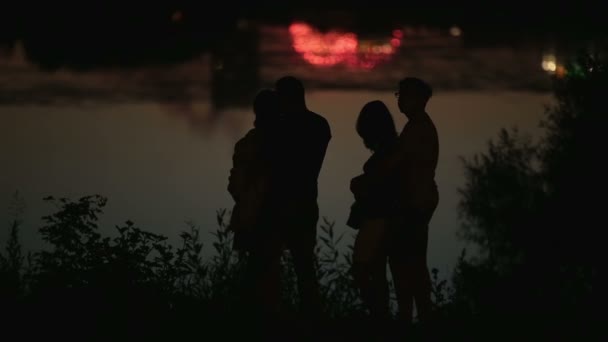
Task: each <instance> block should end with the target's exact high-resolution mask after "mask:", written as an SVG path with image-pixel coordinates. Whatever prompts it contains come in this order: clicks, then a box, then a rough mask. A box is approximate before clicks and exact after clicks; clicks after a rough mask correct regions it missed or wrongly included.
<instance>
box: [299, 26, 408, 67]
mask: <svg viewBox="0 0 608 342" xmlns="http://www.w3.org/2000/svg"><path fill="white" fill-rule="evenodd" d="M289 33H290V34H291V38H292V41H293V48H294V50H295V51H296V52H298V53H299V54H300V55H301V56H302V58H303V59H304V60H305V61H307V62H308V63H310V64H313V65H318V66H326V67H327V66H334V65H337V64H340V63H344V64H346V65H348V66H351V67H357V68H362V69H372V68H374V67H375V66H376V65H378V64H379V63H381V62H383V61H386V60H388V58H389V57H390V56H392V55H393V54H394V53H395V52H396V50H397V48H398V47H399V46H401V38H402V37H403V32H402V31H401V30H394V31H393V32H392V38H389V40H388V42H387V41H385V42H381V43H379V42H377V41H360V40H359V38H358V37H357V35H356V34H354V33H352V32H336V31H330V32H327V33H321V32H319V31H318V30H316V29H315V28H313V27H312V26H310V25H308V24H306V23H303V22H296V23H293V24H291V25H290V26H289Z"/></svg>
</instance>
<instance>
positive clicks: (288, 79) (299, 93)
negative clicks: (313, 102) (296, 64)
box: [275, 76, 306, 112]
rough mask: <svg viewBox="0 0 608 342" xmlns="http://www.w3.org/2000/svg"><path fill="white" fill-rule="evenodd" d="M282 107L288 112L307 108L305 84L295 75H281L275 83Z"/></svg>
mask: <svg viewBox="0 0 608 342" xmlns="http://www.w3.org/2000/svg"><path fill="white" fill-rule="evenodd" d="M275 88H276V90H277V93H278V94H279V103H280V106H281V109H283V110H284V111H286V112H293V111H301V110H304V109H306V101H305V97H304V85H303V84H302V82H300V80H298V79H297V78H295V77H293V76H285V77H281V78H280V79H279V80H277V82H276V83H275Z"/></svg>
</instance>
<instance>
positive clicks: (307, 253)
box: [289, 231, 322, 318]
mask: <svg viewBox="0 0 608 342" xmlns="http://www.w3.org/2000/svg"><path fill="white" fill-rule="evenodd" d="M313 233H314V234H315V236H316V231H314V232H313ZM308 234H311V233H310V232H309V233H308ZM308 234H306V235H308ZM294 240H295V239H294ZM304 240H305V241H293V240H292V241H291V243H290V244H289V249H290V251H291V256H292V258H293V263H294V269H295V272H296V277H297V283H298V294H299V297H300V311H301V312H302V314H304V316H306V317H308V318H315V317H317V316H318V315H319V314H320V313H321V311H322V310H321V295H320V292H319V284H318V282H317V274H316V271H315V265H314V260H315V252H314V249H315V245H314V244H313V243H311V242H310V238H306V239H304Z"/></svg>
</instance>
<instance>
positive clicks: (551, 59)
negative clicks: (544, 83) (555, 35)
mask: <svg viewBox="0 0 608 342" xmlns="http://www.w3.org/2000/svg"><path fill="white" fill-rule="evenodd" d="M541 67H542V68H543V70H545V71H549V72H555V70H557V61H556V59H555V56H554V55H545V56H544V57H543V62H542V63H541Z"/></svg>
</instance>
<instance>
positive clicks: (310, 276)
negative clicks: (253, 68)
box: [271, 76, 331, 317]
mask: <svg viewBox="0 0 608 342" xmlns="http://www.w3.org/2000/svg"><path fill="white" fill-rule="evenodd" d="M276 90H277V93H278V95H279V103H280V111H281V115H282V120H281V138H280V139H279V140H280V144H278V145H277V152H276V153H277V158H276V159H275V162H276V164H275V166H274V167H273V171H274V173H273V178H272V179H273V180H272V182H273V190H272V195H271V196H272V198H273V201H272V208H273V212H274V213H275V222H277V223H278V224H277V227H276V229H277V233H278V236H279V240H280V245H282V246H285V247H287V248H288V249H289V250H290V252H291V255H292V257H293V261H294V267H295V271H296V275H297V279H298V292H299V295H300V305H301V310H302V313H304V314H305V315H307V316H309V317H311V316H313V317H314V316H316V315H317V314H318V313H319V312H320V295H319V289H318V284H317V277H316V274H315V268H314V249H315V244H316V239H317V221H318V219H319V207H318V205H317V193H318V189H317V179H318V177H319V172H320V170H321V165H322V164H323V160H324V158H325V152H326V149H327V145H328V144H329V141H330V139H331V132H330V128H329V124H328V123H327V121H326V120H325V119H324V118H323V117H322V116H321V115H319V114H316V113H314V112H312V111H310V110H308V108H307V106H306V101H305V95H304V86H303V85H302V83H301V82H300V81H299V80H298V79H296V78H294V77H291V76H287V77H283V78H281V79H279V80H278V81H277V82H276Z"/></svg>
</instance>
